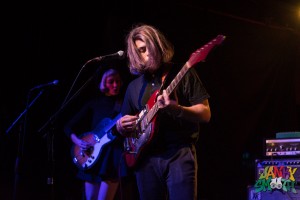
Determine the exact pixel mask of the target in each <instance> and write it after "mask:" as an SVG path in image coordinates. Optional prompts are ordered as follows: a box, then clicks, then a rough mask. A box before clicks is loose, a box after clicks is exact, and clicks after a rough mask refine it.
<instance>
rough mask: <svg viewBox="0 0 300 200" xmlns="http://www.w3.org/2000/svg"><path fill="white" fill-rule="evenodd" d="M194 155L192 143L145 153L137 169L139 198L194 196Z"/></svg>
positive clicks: (187, 199) (178, 199)
mask: <svg viewBox="0 0 300 200" xmlns="http://www.w3.org/2000/svg"><path fill="white" fill-rule="evenodd" d="M197 169H198V165H197V156H196V150H195V147H194V146H183V147H178V148H171V149H168V150H167V151H164V152H163V153H161V154H159V155H153V156H148V157H146V158H145V159H144V160H143V161H142V163H141V165H140V166H139V167H138V168H137V170H136V180H137V185H138V189H139V194H140V199H141V200H153V199H157V200H161V199H162V200H164V199H170V200H182V199H184V200H195V199H196V198H197Z"/></svg>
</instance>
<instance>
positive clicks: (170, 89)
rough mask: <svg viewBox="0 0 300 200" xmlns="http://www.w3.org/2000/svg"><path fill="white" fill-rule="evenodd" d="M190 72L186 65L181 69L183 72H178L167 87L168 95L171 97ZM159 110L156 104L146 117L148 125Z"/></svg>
mask: <svg viewBox="0 0 300 200" xmlns="http://www.w3.org/2000/svg"><path fill="white" fill-rule="evenodd" d="M188 70H189V67H188V66H187V64H185V65H184V66H183V67H182V68H181V70H180V71H179V72H178V74H177V75H176V77H175V78H174V79H173V80H172V82H171V83H170V85H169V86H168V87H167V89H166V92H167V95H170V94H171V93H172V92H173V91H174V89H175V88H176V87H177V85H178V83H179V82H180V81H181V79H182V78H183V77H184V75H185V74H186V73H187V71H188ZM158 110H159V108H158V103H157V102H155V104H154V105H153V107H152V108H151V109H150V110H149V112H148V113H147V115H146V117H145V118H146V120H147V123H149V122H150V121H151V120H152V119H153V117H154V116H155V115H156V113H157V112H158Z"/></svg>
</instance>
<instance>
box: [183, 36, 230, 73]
mask: <svg viewBox="0 0 300 200" xmlns="http://www.w3.org/2000/svg"><path fill="white" fill-rule="evenodd" d="M224 39H225V36H224V35H218V36H217V37H216V38H214V39H213V40H211V41H210V42H208V43H207V44H206V45H204V46H202V47H201V48H199V49H197V50H196V51H195V52H194V53H192V54H191V56H190V58H189V60H188V61H187V66H188V67H189V68H190V67H192V66H193V65H195V64H196V63H198V62H201V61H203V60H204V59H205V58H206V57H207V55H208V53H209V52H210V50H211V49H212V48H213V47H214V46H216V45H219V44H221V43H222V42H223V41H224Z"/></svg>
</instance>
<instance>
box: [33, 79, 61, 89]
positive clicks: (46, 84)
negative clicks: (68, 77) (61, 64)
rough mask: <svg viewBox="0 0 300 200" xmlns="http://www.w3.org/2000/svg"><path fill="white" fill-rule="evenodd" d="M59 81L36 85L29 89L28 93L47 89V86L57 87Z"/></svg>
mask: <svg viewBox="0 0 300 200" xmlns="http://www.w3.org/2000/svg"><path fill="white" fill-rule="evenodd" d="M58 83H59V81H58V80H54V81H51V82H49V83H45V84H41V85H37V86H35V87H33V88H31V89H30V91H32V90H36V89H40V88H44V87H48V86H54V85H58Z"/></svg>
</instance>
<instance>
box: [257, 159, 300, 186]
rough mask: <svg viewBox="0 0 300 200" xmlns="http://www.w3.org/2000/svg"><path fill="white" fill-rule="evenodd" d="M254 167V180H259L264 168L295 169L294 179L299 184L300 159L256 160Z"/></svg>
mask: <svg viewBox="0 0 300 200" xmlns="http://www.w3.org/2000/svg"><path fill="white" fill-rule="evenodd" d="M255 165H256V172H255V176H256V179H259V177H260V175H261V174H262V173H264V172H265V168H266V167H270V166H275V167H277V168H280V167H281V166H283V167H292V168H293V169H295V168H297V169H296V171H295V173H294V177H295V179H296V181H299V183H300V158H294V159H282V158H281V159H262V160H260V159H257V160H255Z"/></svg>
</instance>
